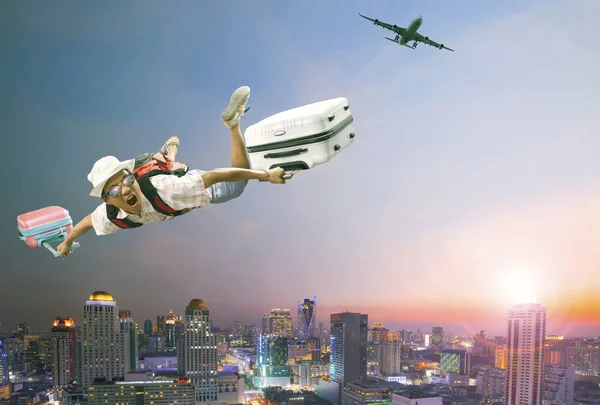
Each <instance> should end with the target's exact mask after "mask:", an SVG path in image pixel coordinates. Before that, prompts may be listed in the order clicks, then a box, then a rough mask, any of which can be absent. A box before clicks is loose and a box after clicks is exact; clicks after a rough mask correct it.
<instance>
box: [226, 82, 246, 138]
mask: <svg viewBox="0 0 600 405" xmlns="http://www.w3.org/2000/svg"><path fill="white" fill-rule="evenodd" d="M248 98H250V87H248V86H242V87H239V88H238V89H237V90H236V91H234V92H233V94H232V95H231V99H230V100H229V105H228V106H227V108H225V109H224V110H223V112H222V113H221V120H222V121H223V123H224V124H225V126H226V127H227V128H231V127H234V126H235V125H237V123H238V122H240V118H242V116H243V115H244V114H245V113H246V111H248V110H249V109H250V108H246V102H247V101H248Z"/></svg>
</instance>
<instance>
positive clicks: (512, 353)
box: [506, 304, 546, 405]
mask: <svg viewBox="0 0 600 405" xmlns="http://www.w3.org/2000/svg"><path fill="white" fill-rule="evenodd" d="M507 336H508V361H507V367H506V403H507V405H540V404H541V403H542V386H543V382H544V352H543V349H544V337H545V336H546V308H545V307H542V306H541V305H539V304H521V305H517V306H515V307H513V308H511V309H509V311H508V333H507Z"/></svg>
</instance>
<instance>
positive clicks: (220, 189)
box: [208, 180, 246, 204]
mask: <svg viewBox="0 0 600 405" xmlns="http://www.w3.org/2000/svg"><path fill="white" fill-rule="evenodd" d="M245 183H246V182H245V181H244V180H240V181H234V182H221V183H215V184H213V185H212V186H210V187H209V188H208V189H209V190H210V193H211V195H212V200H211V201H210V203H211V204H222V203H224V202H227V201H231V200H233V199H234V198H238V197H239V196H241V195H242V193H243V192H244V188H245V187H246V184H245Z"/></svg>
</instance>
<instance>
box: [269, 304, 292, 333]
mask: <svg viewBox="0 0 600 405" xmlns="http://www.w3.org/2000/svg"><path fill="white" fill-rule="evenodd" d="M267 334H268V335H275V336H281V337H287V338H291V337H293V333H292V315H291V314H290V310H289V309H279V308H275V309H272V310H271V315H270V316H269V330H268V333H267Z"/></svg>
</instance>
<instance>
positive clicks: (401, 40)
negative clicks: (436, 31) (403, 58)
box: [358, 13, 454, 52]
mask: <svg viewBox="0 0 600 405" xmlns="http://www.w3.org/2000/svg"><path fill="white" fill-rule="evenodd" d="M358 15H359V16H361V17H362V18H365V19H367V20H369V21H372V22H373V24H375V25H379V26H380V27H383V28H385V29H388V30H390V31H393V32H394V33H395V34H396V37H395V38H394V39H392V38H388V37H385V39H387V40H389V41H392V42H395V43H397V44H398V45H404V46H406V47H407V48H410V49H415V48H416V47H417V44H418V43H419V42H422V43H424V44H427V45H430V46H434V47H436V48H438V49H440V50H441V49H447V50H449V51H452V52H454V49H450V48H448V47H445V46H444V44H438V43H437V42H434V41H432V40H431V39H429V38H428V37H424V36H423V35H421V34H419V33H417V30H418V29H419V27H420V26H421V24H423V17H422V16H418V17H417V18H415V19H414V20H413V21H412V22H411V23H410V25H409V26H408V28H402V27H398V26H397V25H395V24H394V25H390V24H387V23H384V22H380V21H379V20H377V19H373V18H369V17H366V16H364V15H362V14H361V13H358ZM410 41H414V43H413V44H412V46H410V45H407V44H408V43H409V42H410Z"/></svg>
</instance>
